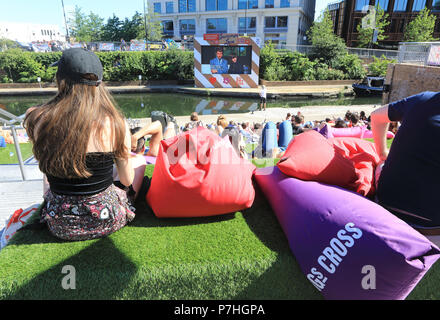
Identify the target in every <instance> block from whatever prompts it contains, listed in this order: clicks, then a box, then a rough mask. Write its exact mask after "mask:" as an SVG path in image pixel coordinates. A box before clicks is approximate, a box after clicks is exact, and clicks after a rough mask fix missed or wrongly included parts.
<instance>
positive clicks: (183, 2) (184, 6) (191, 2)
mask: <svg viewBox="0 0 440 320" xmlns="http://www.w3.org/2000/svg"><path fill="white" fill-rule="evenodd" d="M195 11H196V0H179V12H195Z"/></svg>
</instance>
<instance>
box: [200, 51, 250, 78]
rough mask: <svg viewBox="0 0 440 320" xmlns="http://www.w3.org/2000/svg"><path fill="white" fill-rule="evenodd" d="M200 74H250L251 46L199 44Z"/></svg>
mask: <svg viewBox="0 0 440 320" xmlns="http://www.w3.org/2000/svg"><path fill="white" fill-rule="evenodd" d="M201 58H202V59H201V60H202V65H201V67H202V70H201V71H202V74H250V73H251V68H252V46H224V45H223V46H201Z"/></svg>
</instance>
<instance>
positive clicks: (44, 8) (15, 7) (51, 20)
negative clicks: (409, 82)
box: [0, 0, 335, 28]
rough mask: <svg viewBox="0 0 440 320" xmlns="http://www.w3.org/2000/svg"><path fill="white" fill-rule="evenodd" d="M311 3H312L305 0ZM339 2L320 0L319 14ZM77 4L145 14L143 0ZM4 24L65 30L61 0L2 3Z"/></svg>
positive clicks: (73, 1)
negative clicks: (12, 23) (20, 23)
mask: <svg viewBox="0 0 440 320" xmlns="http://www.w3.org/2000/svg"><path fill="white" fill-rule="evenodd" d="M305 1H308V0H305ZM334 1H335V0H316V15H315V18H316V17H318V16H319V14H320V13H321V11H322V10H323V9H324V8H325V7H326V6H327V4H328V3H330V2H334ZM75 5H77V6H79V7H81V8H82V9H83V12H86V13H89V12H90V11H93V12H94V13H97V14H98V15H99V16H101V17H102V18H104V19H105V21H106V20H107V19H108V18H109V17H111V16H112V15H113V13H115V14H116V16H118V17H119V18H121V19H124V18H125V17H132V16H133V14H134V13H135V12H136V10H137V11H139V12H142V11H143V0H64V6H65V7H66V13H67V12H68V11H69V10H73V9H74V8H75ZM0 21H7V22H29V23H48V24H58V25H60V26H61V27H63V28H64V18H63V11H62V6H61V0H0Z"/></svg>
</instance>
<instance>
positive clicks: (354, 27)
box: [353, 19, 361, 33]
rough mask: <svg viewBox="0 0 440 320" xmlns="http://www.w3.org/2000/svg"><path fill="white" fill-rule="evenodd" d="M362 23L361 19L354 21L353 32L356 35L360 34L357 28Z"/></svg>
mask: <svg viewBox="0 0 440 320" xmlns="http://www.w3.org/2000/svg"><path fill="white" fill-rule="evenodd" d="M360 21H361V20H360V19H354V21H353V32H354V33H357V32H358V31H357V27H358V25H359V22H360Z"/></svg>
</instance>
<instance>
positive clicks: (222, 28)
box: [206, 18, 228, 33]
mask: <svg viewBox="0 0 440 320" xmlns="http://www.w3.org/2000/svg"><path fill="white" fill-rule="evenodd" d="M206 32H207V33H227V32H228V20H227V19H226V18H218V19H214V18H213V19H206Z"/></svg>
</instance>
